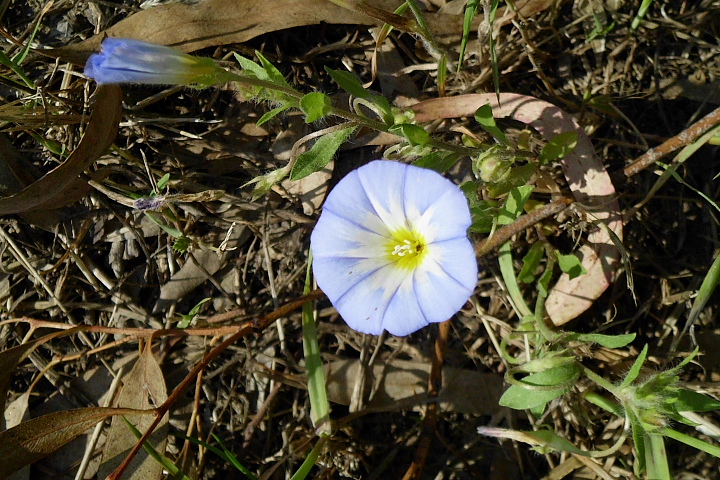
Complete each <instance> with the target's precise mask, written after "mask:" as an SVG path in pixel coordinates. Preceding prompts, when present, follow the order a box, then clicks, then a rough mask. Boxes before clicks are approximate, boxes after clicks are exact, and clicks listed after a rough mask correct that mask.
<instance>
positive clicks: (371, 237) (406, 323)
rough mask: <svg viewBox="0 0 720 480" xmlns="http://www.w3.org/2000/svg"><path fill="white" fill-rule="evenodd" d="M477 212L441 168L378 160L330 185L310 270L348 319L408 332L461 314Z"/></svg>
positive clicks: (472, 279)
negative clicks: (472, 215)
mask: <svg viewBox="0 0 720 480" xmlns="http://www.w3.org/2000/svg"><path fill="white" fill-rule="evenodd" d="M470 223H471V220H470V209H469V207H468V202H467V199H466V198H465V195H464V194H463V192H462V191H461V190H460V188H459V187H458V186H457V185H455V184H454V183H452V182H451V181H449V180H447V179H445V178H443V177H442V176H441V175H440V174H438V173H436V172H434V171H432V170H427V169H423V168H418V167H413V166H410V165H405V164H402V163H398V162H391V161H387V160H376V161H374V162H371V163H368V164H367V165H365V166H363V167H361V168H359V169H357V170H355V171H353V172H351V173H350V174H348V175H347V176H346V177H345V178H343V179H342V180H341V181H340V182H339V183H338V184H337V186H336V187H335V188H334V189H333V190H332V192H330V194H329V195H328V198H327V200H326V201H325V205H324V206H323V211H322V215H320V219H319V220H318V223H317V226H316V227H315V230H313V233H312V237H311V239H310V243H311V248H312V253H313V258H314V260H313V272H314V274H315V278H316V279H317V283H318V286H319V287H320V288H321V289H322V290H323V291H324V292H325V294H326V295H327V296H328V298H329V299H330V301H331V302H332V304H333V305H334V306H335V308H336V309H337V311H338V312H339V313H340V315H342V317H343V318H344V319H345V321H346V322H347V324H348V325H349V326H350V327H351V328H353V329H355V330H357V331H359V332H364V333H369V334H373V335H379V334H380V333H382V331H383V330H387V331H388V332H390V333H392V334H393V335H408V334H410V333H412V332H415V331H416V330H418V329H420V328H422V327H424V326H426V325H428V324H430V323H433V322H442V321H445V320H447V319H449V318H450V317H451V316H452V315H454V314H455V313H456V312H457V311H458V310H460V308H462V306H463V304H465V302H466V301H467V300H468V298H469V297H470V295H472V293H473V290H474V289H475V285H476V283H477V273H478V268H477V260H476V258H475V252H474V250H473V247H472V244H471V243H470V240H469V239H468V237H467V229H468V227H469V226H470Z"/></svg>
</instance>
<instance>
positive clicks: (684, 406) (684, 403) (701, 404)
mask: <svg viewBox="0 0 720 480" xmlns="http://www.w3.org/2000/svg"><path fill="white" fill-rule="evenodd" d="M673 407H674V408H675V410H677V411H678V412H709V411H711V410H718V409H720V401H718V400H715V399H714V398H711V397H708V396H707V395H703V394H702V393H697V392H694V391H692V390H687V389H684V388H681V389H680V390H678V395H677V399H676V400H675V403H674V404H673Z"/></svg>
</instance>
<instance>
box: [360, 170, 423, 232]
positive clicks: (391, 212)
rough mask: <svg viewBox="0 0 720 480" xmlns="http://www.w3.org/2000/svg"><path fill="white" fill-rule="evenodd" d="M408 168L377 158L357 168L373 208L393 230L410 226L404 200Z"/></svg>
mask: <svg viewBox="0 0 720 480" xmlns="http://www.w3.org/2000/svg"><path fill="white" fill-rule="evenodd" d="M408 168H410V167H408V166H407V165H405V164H402V163H399V162H388V161H387V160H385V161H383V160H376V161H374V162H370V163H368V164H367V165H363V166H362V167H361V168H359V169H357V170H355V171H356V172H357V174H358V177H359V178H360V183H361V184H362V187H363V189H364V191H365V195H366V196H367V198H368V200H369V201H370V203H371V204H372V207H373V210H374V211H375V213H376V215H377V216H378V217H379V218H380V220H382V222H383V223H384V224H385V225H386V226H387V228H388V229H390V230H391V231H393V230H398V229H400V228H407V227H408V224H407V219H406V217H405V204H404V202H403V196H404V194H403V192H404V191H405V174H406V172H407V169H408ZM413 168H417V167H413Z"/></svg>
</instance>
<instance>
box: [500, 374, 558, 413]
mask: <svg viewBox="0 0 720 480" xmlns="http://www.w3.org/2000/svg"><path fill="white" fill-rule="evenodd" d="M536 375H539V374H536ZM569 390H570V389H569V388H561V389H558V390H539V391H536V390H528V389H526V388H523V387H521V386H519V385H510V388H508V389H507V390H505V393H503V395H502V397H500V401H499V402H498V403H499V404H500V406H502V407H508V408H512V409H515V410H528V409H533V408H536V407H540V406H543V405H545V404H546V403H547V402H549V401H551V400H555V399H556V398H558V397H561V396H563V395H564V394H565V393H566V392H568V391H569Z"/></svg>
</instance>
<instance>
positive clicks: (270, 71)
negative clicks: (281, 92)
mask: <svg viewBox="0 0 720 480" xmlns="http://www.w3.org/2000/svg"><path fill="white" fill-rule="evenodd" d="M255 55H256V56H257V57H258V59H260V63H261V64H262V66H263V69H264V71H265V75H266V78H267V79H268V80H270V81H271V82H272V83H274V84H275V85H280V86H281V87H287V88H291V87H290V84H289V83H288V82H287V80H285V77H284V76H283V74H282V73H280V70H278V69H277V68H275V65H273V64H272V63H270V61H269V60H268V59H267V58H265V57H264V56H263V54H262V53H260V52H258V51H256V52H255Z"/></svg>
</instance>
